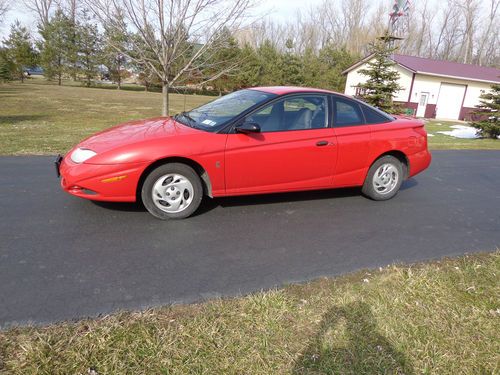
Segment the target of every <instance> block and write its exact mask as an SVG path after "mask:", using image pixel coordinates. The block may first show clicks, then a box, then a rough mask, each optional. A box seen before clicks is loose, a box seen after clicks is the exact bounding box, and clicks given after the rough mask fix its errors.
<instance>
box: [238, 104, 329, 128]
mask: <svg viewBox="0 0 500 375" xmlns="http://www.w3.org/2000/svg"><path fill="white" fill-rule="evenodd" d="M327 114H328V104H327V98H326V96H323V95H304V96H298V95H297V96H291V97H288V98H284V99H282V100H278V101H277V102H274V103H273V104H270V105H268V106H266V107H264V108H263V109H261V110H260V111H258V112H256V113H254V114H252V115H250V116H249V117H248V118H247V120H248V121H252V122H255V123H257V124H259V126H260V128H261V131H262V132H276V131H289V130H307V129H321V128H325V127H327V126H328V116H327Z"/></svg>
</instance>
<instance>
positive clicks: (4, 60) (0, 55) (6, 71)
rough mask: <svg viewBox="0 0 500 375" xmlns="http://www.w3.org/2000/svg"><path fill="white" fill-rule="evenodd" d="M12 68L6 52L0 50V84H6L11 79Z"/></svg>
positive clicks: (3, 49) (2, 49)
mask: <svg viewBox="0 0 500 375" xmlns="http://www.w3.org/2000/svg"><path fill="white" fill-rule="evenodd" d="M13 70H14V66H13V64H12V62H11V61H10V60H9V59H8V56H7V50H6V49H5V48H0V82H7V81H10V80H11V79H12V71H13Z"/></svg>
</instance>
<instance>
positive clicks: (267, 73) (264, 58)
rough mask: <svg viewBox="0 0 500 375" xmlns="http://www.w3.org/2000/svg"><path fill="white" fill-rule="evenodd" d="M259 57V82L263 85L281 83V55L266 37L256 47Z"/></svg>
mask: <svg viewBox="0 0 500 375" xmlns="http://www.w3.org/2000/svg"><path fill="white" fill-rule="evenodd" d="M257 56H258V57H259V64H260V72H259V84H260V85H263V86H277V85H282V84H283V72H282V70H281V67H282V64H283V63H282V60H283V58H282V55H281V54H280V52H279V51H278V49H277V48H276V47H275V46H274V45H273V43H272V42H271V41H270V40H269V39H266V40H265V41H264V43H262V45H260V46H259V48H257Z"/></svg>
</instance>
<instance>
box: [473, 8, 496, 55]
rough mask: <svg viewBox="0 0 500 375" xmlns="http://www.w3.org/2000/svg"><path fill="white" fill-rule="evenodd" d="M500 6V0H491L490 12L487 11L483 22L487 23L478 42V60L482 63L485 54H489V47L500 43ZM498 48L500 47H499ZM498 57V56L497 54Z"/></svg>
mask: <svg viewBox="0 0 500 375" xmlns="http://www.w3.org/2000/svg"><path fill="white" fill-rule="evenodd" d="M499 6H500V0H490V3H489V8H488V10H489V12H488V13H487V16H486V17H485V18H486V19H485V20H484V22H481V23H482V24H483V25H487V26H486V27H485V28H484V29H483V32H482V33H481V34H480V35H479V40H478V42H477V44H478V48H477V52H476V56H477V57H476V62H477V63H478V64H479V65H481V64H482V63H483V61H484V59H485V56H488V55H489V54H485V52H487V49H488V48H491V47H492V46H495V45H496V46H498V45H499V44H500V43H499V42H500V41H499V36H498V30H499V29H500V20H499V17H498V16H497V14H498V10H499ZM497 50H498V48H497ZM497 57H498V56H497Z"/></svg>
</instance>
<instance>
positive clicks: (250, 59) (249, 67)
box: [234, 44, 261, 88]
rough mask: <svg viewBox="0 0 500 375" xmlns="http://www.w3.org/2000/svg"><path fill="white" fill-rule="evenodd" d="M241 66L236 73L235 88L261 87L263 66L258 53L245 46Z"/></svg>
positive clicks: (241, 56) (241, 55)
mask: <svg viewBox="0 0 500 375" xmlns="http://www.w3.org/2000/svg"><path fill="white" fill-rule="evenodd" d="M240 60H241V66H240V69H238V71H237V72H236V77H235V80H234V84H235V87H234V88H246V87H255V86H259V85H260V82H261V81H260V72H261V65H260V60H259V57H258V56H257V53H256V51H255V50H254V49H253V48H252V47H251V46H249V45H248V44H245V46H244V47H243V48H242V49H241V52H240Z"/></svg>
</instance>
